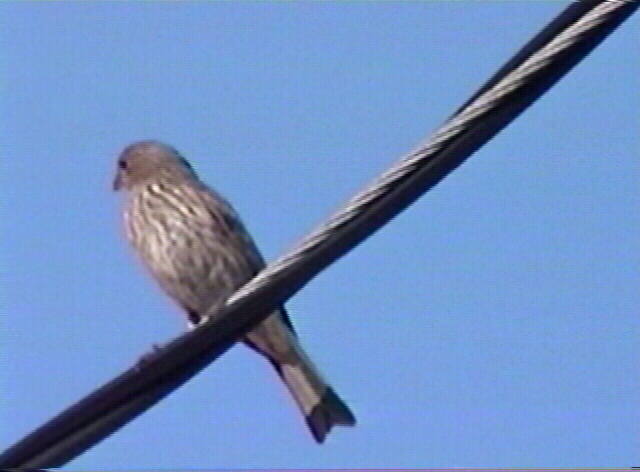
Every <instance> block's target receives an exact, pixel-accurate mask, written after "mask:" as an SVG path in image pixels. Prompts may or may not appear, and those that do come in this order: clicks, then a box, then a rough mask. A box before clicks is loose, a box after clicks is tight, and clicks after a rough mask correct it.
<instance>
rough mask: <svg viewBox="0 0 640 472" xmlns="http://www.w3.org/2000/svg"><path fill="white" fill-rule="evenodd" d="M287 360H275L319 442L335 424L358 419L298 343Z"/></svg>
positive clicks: (347, 423) (354, 421) (343, 423)
mask: <svg viewBox="0 0 640 472" xmlns="http://www.w3.org/2000/svg"><path fill="white" fill-rule="evenodd" d="M294 346H295V353H293V355H291V356H288V359H287V362H280V363H279V362H274V361H272V364H273V365H274V367H275V368H276V371H277V372H278V374H279V375H280V377H281V378H282V380H283V381H284V383H285V385H286V386H287V388H288V389H289V392H291V395H292V396H293V398H294V400H295V401H296V403H297V404H298V407H299V408H300V410H301V411H302V414H303V415H304V417H305V419H306V421H307V425H308V427H309V430H311V434H313V437H314V438H315V440H316V441H317V442H319V443H322V442H323V441H324V438H325V436H326V435H327V434H328V433H329V431H331V428H332V427H333V425H342V426H353V425H354V424H355V423H356V419H355V417H354V416H353V413H351V411H350V410H349V407H348V406H347V405H346V404H345V403H344V402H343V401H342V400H341V399H340V397H338V395H337V394H336V393H335V392H334V391H333V389H332V388H331V387H330V386H329V385H327V383H326V382H325V381H324V380H323V379H322V376H321V375H320V374H319V373H318V371H317V370H316V368H315V367H314V365H313V363H312V362H311V361H310V360H309V358H308V357H307V355H306V354H305V353H304V351H303V350H302V348H301V347H300V346H299V345H298V343H295V344H294Z"/></svg>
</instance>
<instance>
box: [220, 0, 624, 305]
mask: <svg viewBox="0 0 640 472" xmlns="http://www.w3.org/2000/svg"><path fill="white" fill-rule="evenodd" d="M630 1H632V0H611V1H608V2H605V3H602V4H600V5H598V6H597V7H595V8H594V9H593V10H591V11H590V12H589V13H587V14H586V15H585V16H584V17H582V18H581V19H580V20H579V21H577V22H576V23H574V24H573V25H572V26H570V27H569V28H568V29H566V30H565V31H563V32H562V33H560V34H559V35H558V36H557V37H556V38H554V39H553V40H552V41H551V42H549V43H548V44H547V45H546V46H545V47H543V48H542V49H541V50H539V51H538V52H536V53H535V54H533V55H532V56H531V57H529V59H527V60H526V61H524V62H523V63H522V64H521V65H520V66H519V67H517V68H516V69H515V70H513V71H512V72H510V73H509V74H507V75H506V76H505V77H504V78H503V79H502V80H500V81H499V82H498V83H496V84H495V85H494V86H493V87H491V88H490V89H489V90H487V91H485V92H484V93H482V94H481V95H479V96H478V97H477V98H476V99H475V100H473V101H472V102H471V103H469V104H468V105H467V106H466V107H465V108H463V109H462V110H461V111H460V112H458V113H457V114H455V115H454V116H453V117H451V118H450V119H449V120H447V121H446V122H445V123H444V124H443V125H442V126H441V127H440V128H439V129H437V130H436V131H435V132H434V133H433V134H432V135H431V136H430V137H429V138H428V139H427V140H426V141H425V142H424V143H423V144H421V145H419V146H418V147H417V148H416V149H415V150H413V151H411V152H409V153H408V154H406V155H405V156H403V157H402V158H401V159H400V160H399V161H398V162H397V163H396V164H395V165H393V166H392V167H391V168H389V169H388V170H387V171H385V172H384V173H383V174H382V175H380V176H379V177H378V178H377V179H376V180H375V181H373V182H372V183H371V184H370V185H368V186H367V187H366V188H364V189H363V190H361V191H360V192H359V193H357V194H356V195H355V196H353V197H352V198H351V199H350V200H349V201H348V202H347V203H346V205H345V206H344V207H343V208H342V209H340V210H339V211H337V212H336V213H334V214H333V215H332V216H330V217H329V218H328V219H327V221H326V222H324V223H322V224H321V225H320V226H319V227H318V228H316V229H315V230H313V231H312V232H311V233H309V235H307V236H306V237H305V238H304V239H303V240H302V241H301V242H300V243H299V244H298V245H297V246H296V247H295V248H294V249H292V250H291V251H289V252H288V253H286V254H284V255H283V256H281V257H279V258H278V259H276V260H275V261H273V262H271V263H270V264H268V266H267V267H266V268H265V269H263V270H262V271H261V272H260V273H259V274H257V275H256V276H255V277H254V278H253V279H252V280H250V281H249V282H247V283H246V284H245V285H244V286H242V287H241V288H240V289H239V290H237V291H236V292H235V293H234V294H233V295H231V297H229V299H228V301H227V303H228V304H230V303H233V302H236V301H238V300H240V299H242V298H244V297H246V296H249V295H250V294H251V293H253V292H254V291H256V290H258V289H259V288H261V287H263V286H265V285H268V284H269V283H270V282H271V280H272V279H273V278H274V277H275V276H277V275H278V274H280V273H282V272H286V271H287V270H288V269H289V268H290V267H291V266H294V265H297V264H300V263H301V262H303V261H304V259H305V258H306V257H308V254H309V253H310V252H313V251H315V250H316V249H317V248H318V247H320V246H321V245H323V244H325V243H326V242H327V241H328V240H329V239H331V237H332V236H333V235H334V233H335V232H336V231H339V230H340V229H341V228H343V227H344V226H346V225H348V224H349V223H350V222H351V221H352V220H354V219H355V218H357V217H358V216H360V215H362V214H363V213H364V212H366V211H367V210H368V209H369V207H370V206H371V205H372V204H373V203H375V202H376V201H378V200H379V199H380V198H382V197H384V196H385V195H386V194H388V193H389V191H390V190H392V189H393V188H395V187H396V186H397V184H398V182H400V181H402V180H404V179H407V178H409V177H410V176H411V175H412V174H413V173H415V172H416V171H417V170H419V169H420V168H422V167H423V166H425V165H428V163H429V160H430V159H431V158H432V156H434V155H435V154H436V153H437V152H438V151H440V150H441V149H442V148H443V147H444V146H445V145H446V144H447V143H448V142H450V141H451V140H454V139H456V138H457V137H458V136H460V135H462V134H464V133H465V132H466V131H467V130H468V129H469V128H470V127H472V126H473V125H474V124H475V123H476V122H477V121H478V120H479V119H481V118H482V117H483V116H484V115H486V114H488V113H491V112H492V111H493V110H495V109H497V108H498V107H500V106H501V105H502V104H503V102H504V101H505V100H508V99H509V95H510V94H511V93H513V92H514V91H516V90H518V89H519V88H521V87H524V86H525V85H526V84H527V81H528V80H530V79H531V78H532V77H533V76H534V74H535V73H536V72H538V71H539V70H540V69H542V68H544V67H545V66H547V65H548V64H549V63H550V62H552V61H553V60H554V58H555V57H556V56H557V55H559V54H561V53H562V52H564V51H565V50H567V49H568V48H569V47H571V46H572V45H574V44H575V43H576V42H578V41H580V40H581V39H582V38H583V36H584V35H585V34H586V33H588V32H589V31H591V30H592V29H593V28H595V27H597V26H598V25H600V24H602V23H603V22H605V21H607V19H608V18H609V17H610V16H611V15H612V14H614V13H615V12H616V11H617V10H618V9H619V8H621V7H622V6H623V5H624V4H626V3H629V2H630Z"/></svg>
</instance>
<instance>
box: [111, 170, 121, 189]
mask: <svg viewBox="0 0 640 472" xmlns="http://www.w3.org/2000/svg"><path fill="white" fill-rule="evenodd" d="M121 188H122V174H121V173H120V172H118V173H117V174H116V176H115V178H114V179H113V190H115V191H118V190H120V189H121Z"/></svg>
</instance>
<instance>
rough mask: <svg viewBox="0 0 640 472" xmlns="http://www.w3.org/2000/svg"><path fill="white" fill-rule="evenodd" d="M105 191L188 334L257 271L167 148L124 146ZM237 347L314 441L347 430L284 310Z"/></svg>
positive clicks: (218, 207) (216, 208) (251, 254)
mask: <svg viewBox="0 0 640 472" xmlns="http://www.w3.org/2000/svg"><path fill="white" fill-rule="evenodd" d="M113 189H114V190H116V191H121V192H122V193H123V194H124V198H123V208H122V223H123V226H124V233H125V235H126V239H127V240H128V241H129V243H130V245H131V246H132V247H133V250H134V252H135V253H136V254H137V256H138V258H139V259H140V260H141V262H142V265H143V266H144V267H145V268H146V269H147V271H148V272H149V273H150V274H151V276H152V278H153V279H155V281H156V282H157V283H158V284H159V285H160V287H161V288H162V290H163V291H164V292H165V293H166V294H167V295H168V296H169V297H170V298H171V299H173V300H174V301H175V302H176V303H177V304H178V306H179V307H181V308H182V309H183V310H184V311H185V313H186V316H187V323H188V325H189V327H190V328H193V327H196V326H197V325H199V324H200V323H203V322H205V321H206V320H208V319H209V318H211V316H212V315H213V314H215V312H216V311H217V310H219V309H220V308H221V307H222V306H224V304H225V302H226V299H227V298H228V297H229V296H230V295H231V294H232V293H233V292H234V291H235V290H236V289H238V288H239V287H241V286H242V285H244V284H245V283H246V282H247V281H249V280H250V279H251V278H252V277H253V276H254V275H255V274H257V273H258V272H259V271H260V270H261V269H262V268H263V267H264V266H265V262H264V260H263V258H262V256H261V254H260V252H259V250H258V248H257V246H256V244H255V243H254V241H253V239H252V237H251V235H250V234H249V233H248V232H247V230H246V228H245V226H244V224H243V223H242V221H241V220H240V218H239V216H238V214H237V213H236V211H235V210H234V209H233V207H232V206H231V205H230V204H229V203H228V202H227V200H225V198H224V197H223V196H222V195H220V194H219V193H218V192H216V191H215V190H214V189H213V188H211V187H209V186H208V185H206V184H205V183H204V182H203V181H202V180H200V177H199V176H198V174H197V173H196V171H195V170H194V168H193V167H192V166H191V164H190V163H189V162H188V161H187V159H185V158H184V157H183V156H182V155H181V154H180V153H179V152H178V151H177V150H176V149H175V148H173V147H172V146H170V145H168V144H165V143H163V142H160V141H157V140H144V141H138V142H134V143H132V144H130V145H128V146H127V147H125V148H124V150H123V151H122V152H121V153H120V155H119V156H118V159H117V169H116V174H115V178H114V180H113ZM242 341H243V342H244V344H246V345H247V346H249V347H250V348H252V349H253V350H255V351H256V352H258V353H259V354H261V355H262V356H264V357H265V358H266V359H267V360H268V361H269V363H270V364H271V365H272V366H273V368H274V369H275V371H276V372H277V374H278V375H279V377H280V378H281V379H282V381H283V382H284V384H285V385H286V387H287V389H288V390H289V392H290V393H291V396H292V397H293V399H294V400H295V403H296V404H297V406H298V408H299V409H300V411H301V413H302V414H303V415H304V418H305V420H306V424H307V426H308V428H309V430H310V432H311V434H312V435H313V437H314V439H315V440H316V442H318V443H322V442H324V440H325V437H326V435H327V434H328V433H329V431H330V430H331V428H332V427H333V426H334V425H341V426H353V425H355V422H356V420H355V417H354V415H353V413H352V412H351V410H350V409H349V407H348V406H347V405H346V404H345V403H344V401H343V400H342V399H341V398H340V397H339V396H338V395H337V394H336V393H335V392H334V390H333V388H332V387H331V386H330V385H329V384H328V383H327V382H326V381H325V380H324V379H323V377H322V375H321V374H320V372H319V371H318V369H317V368H316V367H315V366H314V364H313V363H312V361H311V360H310V359H309V357H308V356H307V354H306V353H305V351H304V350H303V349H302V347H301V346H300V342H299V339H298V336H297V334H296V332H295V330H294V328H293V325H292V323H291V320H290V319H289V316H288V314H287V312H286V310H285V308H284V306H281V307H279V308H278V309H277V310H275V311H274V312H273V313H271V314H270V315H269V316H268V317H267V318H266V319H265V320H264V321H263V322H261V323H260V324H259V325H257V326H256V327H255V328H253V329H252V330H251V331H249V332H248V333H247V334H246V335H245V336H244V338H243V339H242Z"/></svg>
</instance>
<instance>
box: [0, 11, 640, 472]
mask: <svg viewBox="0 0 640 472" xmlns="http://www.w3.org/2000/svg"><path fill="white" fill-rule="evenodd" d="M637 8H638V3H637V2H636V1H634V0H608V1H602V0H600V1H598V0H583V1H579V2H573V3H571V4H570V5H569V6H567V7H566V8H565V10H564V11H563V12H562V13H561V14H560V15H559V16H558V17H557V18H556V19H554V20H553V21H552V22H551V23H550V24H549V25H547V26H546V27H545V28H544V29H543V30H542V31H541V32H540V33H538V34H537V35H536V36H535V37H534V38H533V39H532V40H531V41H530V42H529V43H528V44H527V45H526V46H525V47H524V48H523V49H522V50H521V51H520V52H518V53H517V54H516V55H515V56H514V57H513V58H512V59H511V60H510V61H509V62H508V63H507V64H505V66H503V68H502V69H501V70H500V71H498V72H497V73H496V74H495V76H494V77H493V78H492V79H490V80H489V82H488V83H487V84H485V85H483V86H482V88H481V89H480V91H479V92H476V94H474V98H473V99H470V100H469V101H468V102H467V104H466V105H465V106H463V107H461V110H460V111H459V113H456V114H455V115H453V116H452V117H451V118H450V119H449V120H447V122H446V123H445V124H444V125H443V126H442V127H441V128H439V129H438V130H437V131H436V132H435V133H433V135H432V137H431V138H430V139H429V140H427V141H425V142H424V144H422V145H420V146H419V147H418V148H417V149H415V150H414V151H412V152H410V153H408V154H407V155H405V156H404V157H403V158H402V159H400V160H399V161H398V163H397V164H396V165H394V166H393V167H392V168H391V169H389V170H388V171H386V172H384V173H383V174H382V175H381V176H380V177H379V178H378V179H376V180H375V181H374V182H373V183H372V184H371V185H370V186H368V187H367V188H365V189H364V190H363V191H361V192H359V193H358V194H357V195H356V196H354V197H353V198H351V199H350V200H349V202H348V203H347V204H346V205H345V206H344V208H343V209H342V210H340V211H338V212H337V213H336V214H334V215H333V216H331V217H330V218H329V219H328V220H327V221H326V222H325V223H324V224H322V225H321V226H319V227H318V228H317V229H316V230H314V231H313V232H312V233H310V234H309V235H308V236H307V237H306V238H304V239H303V240H302V241H301V242H300V244H298V246H297V247H295V248H294V249H293V250H292V251H290V252H289V253H287V254H285V255H284V256H282V257H280V258H279V259H277V260H276V261H274V262H273V263H271V264H270V265H269V266H268V267H267V268H265V270H263V271H262V272H261V273H260V274H258V275H257V276H256V277H255V278H254V279H253V280H251V281H250V282H248V283H247V284H246V285H245V286H244V287H242V288H241V289H240V290H239V291H238V292H236V293H235V294H234V295H233V296H232V297H231V298H229V300H228V301H227V306H226V307H224V308H223V309H222V310H221V311H220V312H218V313H216V316H214V317H212V319H211V320H210V321H208V322H207V323H204V324H203V325H201V326H200V327H198V329H195V330H193V331H190V332H187V333H184V334H182V335H181V336H179V337H177V338H176V339H174V340H173V341H171V342H170V343H169V344H167V345H166V346H164V347H163V348H162V349H161V350H159V351H157V352H154V353H152V355H150V356H148V357H145V362H144V364H143V365H141V366H140V365H137V366H135V367H133V368H132V369H129V370H127V371H125V372H124V373H123V374H121V375H120V376H118V377H116V378H115V379H113V380H111V381H110V382H108V383H106V384H104V385H103V386H101V387H100V388H98V389H96V390H95V391H94V392H92V393H91V394H89V395H87V396H86V397H85V398H83V399H81V400H80V401H78V402H77V403H75V404H74V405H71V406H70V407H69V408H67V409H66V410H65V411H63V412H61V413H60V414H58V415H57V416H55V417H54V418H52V419H51V420H49V421H48V422H46V423H45V424H43V425H42V426H40V427H39V428H37V429H36V430H34V431H33V432H32V433H31V434H29V435H27V436H25V437H24V438H23V439H21V440H19V441H18V442H17V443H15V444H14V445H13V446H11V447H10V448H8V449H7V450H6V451H5V452H3V453H2V454H0V467H3V468H8V467H23V468H34V467H56V466H60V465H62V464H64V463H65V462H67V461H68V460H70V459H72V458H74V457H76V456H77V455H79V454H81V453H82V452H83V451H85V450H87V449H88V448H90V447H91V446H93V445H94V444H96V443H97V442H99V441H100V440H102V439H103V438H105V437H106V436H108V435H109V434H111V433H113V432H114V431H116V430H117V429H118V428H119V427H121V426H123V425H124V424H126V423H127V422H129V421H131V420H132V419H133V418H135V417H136V416H137V415H139V414H141V413H142V412H144V411H145V410H147V409H148V408H150V407H151V406H152V405H154V404H155V403H157V402H158V401H160V400H161V399H162V398H164V396H166V395H167V394H169V393H170V392H172V391H173V390H175V389H176V388H178V387H179V386H180V385H182V384H183V383H184V382H186V381H187V380H189V379H190V378H191V377H192V376H194V375H195V374H196V373H197V372H199V371H200V370H202V369H203V368H204V367H206V366H207V365H209V364H210V363H211V362H212V361H213V360H215V359H216V358H217V357H219V356H220V355H222V354H223V353H224V352H225V351H226V350H227V349H229V347H230V346H232V345H233V344H234V343H235V342H236V340H237V339H239V337H240V336H242V335H243V334H244V333H246V332H247V331H248V330H249V329H251V328H252V327H253V326H255V325H256V324H257V323H258V322H260V321H261V320H262V319H264V318H265V317H266V316H267V314H268V313H269V312H270V310H271V309H273V307H275V306H277V305H278V304H281V303H284V302H286V300H287V299H288V298H289V297H290V296H292V295H293V294H294V293H296V292H297V291H298V290H299V289H300V288H301V287H302V286H304V285H305V284H306V283H307V282H309V281H310V280H311V279H312V278H313V277H314V276H315V275H317V274H318V273H319V272H320V271H321V270H323V269H324V268H326V267H327V266H328V265H329V264H331V262H333V261H335V260H336V259H337V258H339V257H340V256H342V255H343V254H345V253H346V252H347V251H349V250H350V249H352V248H353V247H354V246H355V245H356V244H358V243H360V242H361V241H363V240H364V239H365V238H366V237H368V236H369V235H371V234H372V233H373V232H374V231H376V230H377V229H379V228H380V227H382V226H383V225H384V224H385V223H387V222H388V221H389V220H390V219H391V218H393V217H394V216H395V215H397V214H398V213H400V212H401V211H402V210H403V209H404V208H406V207H407V206H408V205H410V204H411V203H412V202H413V201H415V200H416V199H417V198H418V197H419V196H420V195H421V194H423V193H424V192H426V191H427V190H429V189H430V188H431V187H433V186H434V185H436V184H437V183H438V182H440V181H441V180H442V179H443V178H444V177H445V176H446V175H447V174H448V173H449V172H451V171H452V170H453V169H455V168H456V167H457V166H458V165H460V164H461V163H462V162H464V160H466V159H467V158H468V157H469V156H470V155H471V154H472V153H473V152H474V151H475V150H477V149H478V148H480V147H481V146H482V145H484V144H485V143H486V142H487V141H488V140H489V139H491V138H492V137H493V136H494V135H495V134H497V133H498V132H499V131H500V130H501V129H503V128H504V127H505V126H507V125H508V124H509V123H510V122H511V121H512V120H513V119H515V118H516V117H517V116H518V115H519V114H520V113H521V112H522V111H523V110H525V109H526V108H527V107H528V106H529V105H531V104H532V103H533V102H534V101H535V100H536V99H537V98H539V97H540V96H541V95H542V94H543V93H544V92H546V91H547V90H548V89H549V88H550V87H552V86H553V85H554V84H555V83H556V82H557V81H558V80H560V79H561V78H562V77H563V76H564V75H565V74H566V73H567V72H568V71H569V70H571V68H572V67H573V66H575V65H576V64H577V63H578V62H579V61H580V60H581V59H583V58H584V57H585V56H586V55H587V54H589V53H590V52H591V51H592V50H593V48H595V47H596V46H597V45H598V44H600V42H602V41H603V40H604V39H605V38H606V36H607V35H608V34H610V33H611V32H612V31H613V30H614V29H615V28H616V27H617V26H619V25H620V24H621V23H622V22H623V21H624V20H626V19H627V18H628V17H629V16H630V15H631V14H632V13H633V12H634V11H635V10H636V9H637ZM427 250H428V249H427Z"/></svg>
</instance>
